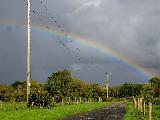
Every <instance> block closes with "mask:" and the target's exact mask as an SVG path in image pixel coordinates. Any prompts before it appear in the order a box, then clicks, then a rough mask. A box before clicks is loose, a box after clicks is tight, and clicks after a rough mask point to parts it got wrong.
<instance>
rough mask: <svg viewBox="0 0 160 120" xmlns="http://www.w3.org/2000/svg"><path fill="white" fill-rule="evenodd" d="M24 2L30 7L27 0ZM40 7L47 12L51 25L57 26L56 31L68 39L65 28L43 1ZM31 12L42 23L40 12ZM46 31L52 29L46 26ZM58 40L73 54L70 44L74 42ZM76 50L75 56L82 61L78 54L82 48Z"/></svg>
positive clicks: (58, 38)
mask: <svg viewBox="0 0 160 120" xmlns="http://www.w3.org/2000/svg"><path fill="white" fill-rule="evenodd" d="M24 2H25V4H26V5H27V6H28V2H27V1H26V0H24ZM40 6H41V8H42V10H44V11H45V13H46V15H47V19H49V20H50V24H52V25H55V26H56V29H57V30H58V31H60V32H62V34H64V35H65V36H66V38H65V39H67V33H66V32H65V31H64V27H63V26H62V25H60V24H59V23H58V21H57V19H56V17H54V16H53V15H52V14H51V12H50V11H49V9H48V8H47V6H46V5H45V3H44V2H42V1H41V2H40ZM31 11H32V13H33V14H34V15H35V16H37V17H38V18H39V20H40V21H42V19H41V17H40V15H39V13H38V11H36V10H34V9H31ZM46 29H48V30H51V27H50V26H49V25H46ZM56 38H57V40H58V42H59V43H60V44H61V45H62V46H63V47H65V48H66V49H67V50H68V51H69V52H70V53H72V52H71V49H72V46H71V45H70V44H69V42H70V43H72V42H73V41H72V40H67V42H65V40H64V39H62V38H60V37H59V36H56ZM75 50H76V52H75V53H76V54H74V56H75V57H76V58H77V60H79V61H80V60H81V59H80V57H79V55H78V53H80V51H81V50H80V48H75ZM72 54H73V53H72Z"/></svg>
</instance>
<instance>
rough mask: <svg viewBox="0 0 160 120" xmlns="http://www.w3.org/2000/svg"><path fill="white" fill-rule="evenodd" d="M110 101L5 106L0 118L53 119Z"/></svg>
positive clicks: (108, 103) (8, 119)
mask: <svg viewBox="0 0 160 120" xmlns="http://www.w3.org/2000/svg"><path fill="white" fill-rule="evenodd" d="M110 104H111V102H107V103H106V102H102V103H85V104H78V105H64V106H59V107H54V108H51V109H29V108H26V107H24V106H21V107H20V106H19V107H16V109H13V107H11V106H10V107H7V105H6V106H5V108H3V109H1V111H0V120H1V119H2V120H55V119H59V118H63V117H65V116H68V115H72V114H77V113H80V112H84V111H91V110H93V109H96V108H100V107H102V106H106V105H110Z"/></svg>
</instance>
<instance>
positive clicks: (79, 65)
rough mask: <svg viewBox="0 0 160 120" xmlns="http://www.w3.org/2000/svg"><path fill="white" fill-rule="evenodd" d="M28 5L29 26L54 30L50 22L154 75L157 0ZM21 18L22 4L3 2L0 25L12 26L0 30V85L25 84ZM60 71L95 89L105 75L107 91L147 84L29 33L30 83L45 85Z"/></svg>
mask: <svg viewBox="0 0 160 120" xmlns="http://www.w3.org/2000/svg"><path fill="white" fill-rule="evenodd" d="M41 2H42V3H41ZM32 4H33V5H32V9H33V10H34V11H35V13H32V24H43V25H46V26H49V27H54V28H55V29H57V30H59V29H58V28H57V26H56V24H55V23H54V22H52V20H51V17H52V16H53V17H54V18H55V20H56V21H57V23H58V24H59V25H61V26H63V28H64V30H65V31H66V32H69V33H71V34H75V35H78V36H83V37H85V38H87V39H90V40H95V41H96V42H99V43H101V44H103V45H106V46H109V47H110V48H112V49H113V50H115V51H117V52H118V53H120V54H122V55H125V56H127V57H128V58H130V59H132V60H133V61H135V63H137V64H139V65H141V66H143V67H144V68H146V69H148V70H151V71H153V72H155V73H158V74H159V73H160V66H159V65H160V62H159V61H160V54H159V48H160V8H159V4H160V1H159V0H152V1H151V0H141V1H140V0H134V1H128V0H121V1H120V0H67V1H65V0H47V1H46V0H45V1H43V0H36V1H32ZM44 5H45V7H47V11H46V10H45V9H44V7H43V6H44ZM26 15H27V6H26V4H25V2H24V1H23V0H16V1H9V0H5V1H2V2H1V4H0V24H1V23H2V21H3V23H4V21H14V24H15V25H3V26H2V25H0V36H1V37H0V65H1V66H0V81H1V82H3V83H11V82H12V81H15V80H24V79H26V74H25V71H26V39H27V36H26V32H27V31H26V29H24V24H26V23H27V21H26V20H27V17H26ZM22 26H23V27H22ZM46 29H47V28H46ZM57 37H58V38H57ZM60 40H61V41H63V42H65V43H66V44H67V45H68V46H69V48H70V50H67V49H66V48H65V47H64V46H63V45H62V44H60V43H59V41H60ZM66 41H68V42H66ZM76 48H79V49H80V51H77V50H76ZM61 69H71V70H72V72H73V75H74V76H75V77H79V78H81V79H83V80H87V81H90V82H98V83H103V80H104V72H105V71H110V72H112V73H113V75H112V77H111V79H112V80H111V85H117V84H122V83H123V82H127V81H128V82H145V81H147V79H148V78H147V77H145V76H144V75H143V74H142V73H140V72H139V71H136V70H135V69H133V68H132V67H131V66H129V65H127V64H125V63H124V62H122V61H119V60H117V59H116V58H114V57H112V56H109V55H108V54H105V53H102V52H101V51H99V50H97V49H94V48H91V47H88V46H84V45H82V44H80V43H78V42H75V41H73V42H70V39H69V38H68V39H67V38H62V37H60V36H55V35H51V34H49V33H44V32H40V31H38V30H32V78H33V79H37V80H39V81H46V79H47V76H48V75H49V74H50V73H52V72H54V71H56V70H61Z"/></svg>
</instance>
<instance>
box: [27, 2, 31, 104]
mask: <svg viewBox="0 0 160 120" xmlns="http://www.w3.org/2000/svg"><path fill="white" fill-rule="evenodd" d="M30 41H31V0H28V41H27V103H28V99H29V94H30V80H31V52H30V46H31V42H30Z"/></svg>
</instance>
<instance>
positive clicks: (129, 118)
mask: <svg viewBox="0 0 160 120" xmlns="http://www.w3.org/2000/svg"><path fill="white" fill-rule="evenodd" d="M123 120H143V119H142V115H141V113H140V112H138V111H137V110H136V109H135V108H134V106H133V104H132V103H131V102H129V103H128V106H127V112H126V113H125V115H124V117H123Z"/></svg>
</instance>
